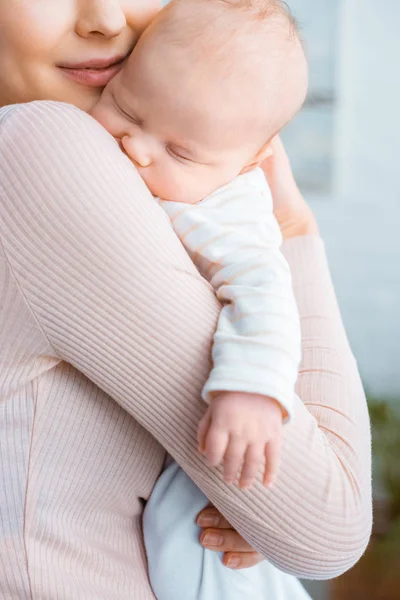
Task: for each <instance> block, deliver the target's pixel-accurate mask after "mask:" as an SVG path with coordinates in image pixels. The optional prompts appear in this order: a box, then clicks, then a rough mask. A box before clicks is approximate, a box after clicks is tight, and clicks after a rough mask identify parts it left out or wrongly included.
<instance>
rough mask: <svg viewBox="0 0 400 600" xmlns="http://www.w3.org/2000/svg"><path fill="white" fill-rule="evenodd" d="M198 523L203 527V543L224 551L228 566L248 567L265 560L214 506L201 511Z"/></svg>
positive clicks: (236, 567)
mask: <svg viewBox="0 0 400 600" xmlns="http://www.w3.org/2000/svg"><path fill="white" fill-rule="evenodd" d="M197 525H199V526H200V527H202V528H203V531H202V532H201V534H200V543H201V545H202V546H204V548H207V549H208V550H214V551H215V552H223V553H224V557H223V563H224V565H225V566H226V567H229V568H230V569H246V568H248V567H254V565H257V564H258V563H260V562H261V561H263V560H264V558H263V557H262V556H261V554H259V553H258V552H255V551H254V550H253V548H252V547H251V546H250V544H248V543H247V542H246V540H244V539H243V538H242V536H241V535H240V534H239V533H238V532H237V531H235V529H233V527H232V526H231V525H230V524H229V523H228V521H227V520H226V519H225V518H224V517H223V516H222V515H221V513H220V512H219V511H218V510H217V509H216V508H215V507H214V506H212V505H210V506H207V507H206V508H204V509H203V510H202V511H201V512H200V513H199V515H198V517H197Z"/></svg>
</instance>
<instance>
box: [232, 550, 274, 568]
mask: <svg viewBox="0 0 400 600" xmlns="http://www.w3.org/2000/svg"><path fill="white" fill-rule="evenodd" d="M263 560H264V557H263V556H262V555H261V554H260V553H259V552H254V551H253V552H225V554H224V556H223V559H222V562H223V563H224V565H225V566H226V567H229V568H230V569H248V568H249V567H255V565H258V563H260V562H262V561H263Z"/></svg>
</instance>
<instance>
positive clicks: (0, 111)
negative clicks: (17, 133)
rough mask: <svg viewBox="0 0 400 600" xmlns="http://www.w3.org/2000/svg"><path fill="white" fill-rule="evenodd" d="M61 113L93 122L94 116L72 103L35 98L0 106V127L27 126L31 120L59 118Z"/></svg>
mask: <svg viewBox="0 0 400 600" xmlns="http://www.w3.org/2000/svg"><path fill="white" fill-rule="evenodd" d="M61 115H63V116H64V118H71V119H74V120H78V121H81V122H86V123H87V122H91V121H93V119H92V117H90V115H88V114H87V113H85V112H84V111H82V110H80V109H79V108H77V107H76V106H73V105H72V104H67V103H66V102H54V101H50V100H35V101H33V102H25V103H20V104H9V105H6V106H2V107H0V128H2V127H4V126H5V125H7V127H9V126H12V127H15V126H18V124H19V123H20V125H19V127H21V126H26V124H28V125H29V120H32V124H33V122H39V123H43V125H45V124H46V122H49V121H51V120H52V119H53V120H54V119H57V117H60V116H61Z"/></svg>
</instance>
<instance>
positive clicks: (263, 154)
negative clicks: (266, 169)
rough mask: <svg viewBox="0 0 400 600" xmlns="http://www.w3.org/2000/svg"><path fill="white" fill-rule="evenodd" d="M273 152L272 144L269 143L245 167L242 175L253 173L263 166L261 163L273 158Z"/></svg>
mask: <svg viewBox="0 0 400 600" xmlns="http://www.w3.org/2000/svg"><path fill="white" fill-rule="evenodd" d="M272 154H273V151H272V147H271V142H270V141H269V142H267V143H266V144H264V146H262V147H261V148H260V150H258V152H257V153H256V154H255V155H254V156H253V158H251V159H250V160H249V162H248V163H247V164H246V165H245V166H244V167H243V169H242V170H241V171H240V173H241V174H242V173H248V171H252V170H253V169H256V168H257V167H259V166H260V165H261V163H262V162H263V161H264V160H265V159H266V158H268V156H272Z"/></svg>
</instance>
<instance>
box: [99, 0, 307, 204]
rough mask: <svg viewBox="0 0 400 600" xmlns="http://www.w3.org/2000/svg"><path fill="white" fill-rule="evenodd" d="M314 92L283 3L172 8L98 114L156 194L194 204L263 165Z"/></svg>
mask: <svg viewBox="0 0 400 600" xmlns="http://www.w3.org/2000/svg"><path fill="white" fill-rule="evenodd" d="M306 90H307V66H306V60H305V57H304V53H303V49H302V46H301V43H300V40H299V37H298V34H297V31H296V28H295V25H294V22H293V20H292V19H291V18H290V16H289V14H288V13H287V11H286V9H285V7H284V5H283V3H282V2H281V1H280V0H172V2H171V3H170V4H169V5H167V7H166V8H165V9H163V10H162V11H161V12H160V13H159V15H158V16H157V17H156V19H155V20H154V21H153V22H152V23H151V25H150V26H149V27H148V29H147V30H146V31H145V32H144V34H143V35H142V37H141V38H140V40H139V42H138V44H137V46H136V47H135V49H134V51H133V53H132V55H131V56H130V57H129V59H128V61H127V63H126V65H125V67H124V68H123V70H122V71H121V72H120V73H119V74H118V75H117V76H116V77H115V79H113V80H112V81H111V83H110V84H109V85H108V86H107V88H106V89H105V90H104V93H103V95H102V98H101V99H100V101H99V103H98V105H97V106H96V107H95V109H94V111H93V113H92V114H93V116H94V117H95V118H96V119H97V120H98V121H100V123H102V124H103V125H104V127H105V128H106V129H107V130H108V131H109V132H110V133H111V134H112V135H113V136H114V137H115V138H116V139H118V140H119V141H120V143H121V146H122V147H123V149H124V151H125V153H126V154H127V155H128V156H129V158H130V159H131V160H132V161H133V162H134V164H135V165H136V167H137V169H138V171H139V173H140V175H141V176H142V178H143V179H144V181H145V183H146V184H147V186H148V187H149V189H150V190H151V192H152V193H153V194H154V195H156V196H160V197H161V198H163V199H165V200H174V201H177V202H187V203H194V202H198V201H200V200H201V199H203V198H204V197H205V196H207V195H208V194H210V193H211V192H212V191H214V190H215V189H217V188H218V187H220V186H221V185H224V184H225V183H228V182H229V181H230V180H231V179H233V178H234V177H236V176H237V175H239V174H240V173H242V172H245V171H248V170H250V169H252V168H254V167H255V166H257V165H258V164H260V162H261V161H262V160H263V159H264V158H265V157H266V156H267V155H268V153H269V143H270V141H271V139H272V138H273V137H274V135H276V134H277V132H278V131H279V130H280V129H281V128H282V127H283V126H284V125H285V124H286V123H287V122H288V121H289V120H290V119H291V118H292V117H293V115H294V114H295V113H296V112H297V111H298V109H299V108H300V106H301V105H302V103H303V101H304V98H305V94H306Z"/></svg>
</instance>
